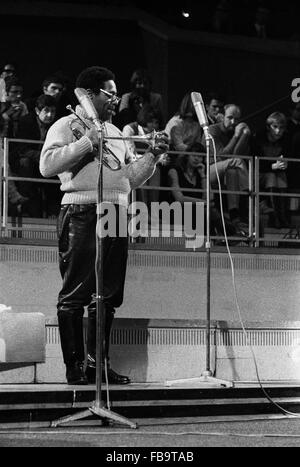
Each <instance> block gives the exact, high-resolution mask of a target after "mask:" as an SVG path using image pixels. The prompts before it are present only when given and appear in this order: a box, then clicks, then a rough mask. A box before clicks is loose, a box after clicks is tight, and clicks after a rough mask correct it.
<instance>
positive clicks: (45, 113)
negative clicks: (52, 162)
mask: <svg viewBox="0 0 300 467" xmlns="http://www.w3.org/2000/svg"><path fill="white" fill-rule="evenodd" d="M55 113H56V99H55V98H54V97H53V96H50V95H45V94H43V95H41V96H39V97H38V98H37V100H36V105H35V111H34V112H30V113H29V114H28V115H25V116H24V117H22V118H21V119H20V122H19V128H18V132H17V134H16V137H17V138H18V139H25V140H26V139H27V140H34V141H41V142H42V141H44V140H45V138H46V134H47V131H48V129H49V127H50V126H51V125H52V123H53V122H54V120H55ZM40 151H41V145H38V144H34V143H15V145H14V151H13V152H12V154H13V158H14V161H13V162H12V163H13V164H14V165H15V166H16V170H17V171H18V174H19V175H20V176H21V177H26V178H40V172H39V159H40ZM19 190H20V192H21V193H22V194H23V195H24V196H26V197H27V198H29V202H28V203H27V204H26V207H25V208H26V211H27V213H28V215H29V216H30V217H42V215H43V211H45V213H46V215H48V217H52V216H56V215H57V214H58V211H59V205H60V198H61V196H60V191H59V186H58V185H56V184H48V185H46V184H39V183H30V182H19ZM43 197H44V204H43V199H42V198H43Z"/></svg>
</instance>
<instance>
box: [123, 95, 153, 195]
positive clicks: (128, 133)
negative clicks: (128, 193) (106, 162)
mask: <svg viewBox="0 0 300 467" xmlns="http://www.w3.org/2000/svg"><path fill="white" fill-rule="evenodd" d="M161 125H162V115H161V113H160V112H159V110H157V109H155V108H153V107H152V106H151V105H149V104H146V105H144V106H143V107H142V108H141V110H140V111H139V113H138V115H137V120H136V121H135V122H132V123H130V124H128V125H125V127H124V128H123V136H124V137H126V138H127V137H134V136H139V137H140V136H141V137H144V136H147V135H150V134H151V133H152V132H153V131H159V130H160V129H161V128H162V126H161ZM127 144H128V146H129V149H130V151H131V152H132V153H133V154H134V155H135V157H136V158H138V157H143V150H146V149H147V148H148V147H149V142H147V141H146V140H145V141H139V142H137V141H132V140H131V141H127ZM139 150H140V151H141V152H140V154H138V151H139ZM160 182H161V163H159V164H157V166H156V169H155V172H154V174H153V175H152V177H151V178H150V179H149V180H148V181H147V185H148V186H160ZM137 194H138V195H141V199H140V200H141V201H144V202H147V203H148V204H149V203H151V202H155V201H156V202H158V201H159V194H160V193H159V191H158V190H141V192H139V190H138V192H137Z"/></svg>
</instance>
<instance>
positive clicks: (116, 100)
mask: <svg viewBox="0 0 300 467" xmlns="http://www.w3.org/2000/svg"><path fill="white" fill-rule="evenodd" d="M100 92H103V94H105V95H106V96H107V97H109V99H110V100H111V101H112V103H113V104H118V103H119V102H120V100H121V98H120V97H118V96H117V95H116V94H114V93H112V92H108V91H105V89H100Z"/></svg>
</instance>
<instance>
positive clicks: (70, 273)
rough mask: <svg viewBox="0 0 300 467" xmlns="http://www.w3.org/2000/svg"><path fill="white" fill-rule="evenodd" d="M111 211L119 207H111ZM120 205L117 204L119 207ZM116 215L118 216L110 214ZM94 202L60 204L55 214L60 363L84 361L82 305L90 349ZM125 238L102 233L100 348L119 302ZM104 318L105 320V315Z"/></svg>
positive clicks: (92, 348) (93, 306)
mask: <svg viewBox="0 0 300 467" xmlns="http://www.w3.org/2000/svg"><path fill="white" fill-rule="evenodd" d="M116 209H117V211H118V210H119V207H118V206H116ZM121 209H123V208H121ZM116 218H117V219H118V216H116ZM96 224H97V216H96V205H95V204H87V205H73V204H72V205H65V206H62V208H61V211H60V214H59V217H58V237H59V268H60V273H61V276H62V280H63V285H62V289H61V291H60V292H59V295H58V304H57V310H58V313H57V315H58V324H59V331H60V338H61V347H62V352H63V358H64V362H65V364H69V363H73V362H74V361H84V344H83V322H82V318H83V315H84V307H85V306H87V307H88V309H89V329H88V342H87V348H88V352H93V353H94V352H95V332H96V326H95V315H96V314H95V309H96V303H95V296H94V295H95V293H96V274H95V264H96V263H95V261H96V254H97V251H96V241H99V238H98V237H96ZM127 255H128V238H127V237H117V236H115V237H111V236H107V237H104V238H103V291H104V293H103V296H104V309H105V317H104V323H105V332H104V333H103V334H104V335H105V353H106V354H107V355H106V357H108V345H109V334H110V329H111V325H112V321H113V316H114V311H115V308H117V307H119V306H120V305H121V304H122V302H123V292H124V283H125V275H126V264H127ZM105 318H106V319H105Z"/></svg>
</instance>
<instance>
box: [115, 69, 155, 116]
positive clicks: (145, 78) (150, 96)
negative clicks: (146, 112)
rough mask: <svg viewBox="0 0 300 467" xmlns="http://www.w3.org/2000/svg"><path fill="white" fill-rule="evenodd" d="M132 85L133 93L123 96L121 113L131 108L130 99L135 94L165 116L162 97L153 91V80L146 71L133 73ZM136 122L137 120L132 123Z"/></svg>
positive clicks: (140, 70) (141, 70)
mask: <svg viewBox="0 0 300 467" xmlns="http://www.w3.org/2000/svg"><path fill="white" fill-rule="evenodd" d="M130 85H131V91H130V92H127V93H125V94H123V95H122V98H121V102H120V106H119V112H122V110H123V109H126V108H128V107H129V98H130V96H131V94H132V93H135V94H137V95H138V96H139V97H141V98H142V99H143V101H144V102H149V103H150V104H151V106H152V107H153V108H155V109H156V110H158V111H159V112H160V113H161V115H164V110H163V101H162V96H161V94H158V93H157V92H153V91H152V83H151V78H150V76H149V74H148V72H147V71H146V70H145V69H138V70H135V71H134V72H133V74H132V76H131V79H130ZM135 120H136V118H135V119H134V120H132V121H135ZM128 123H130V122H128Z"/></svg>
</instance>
